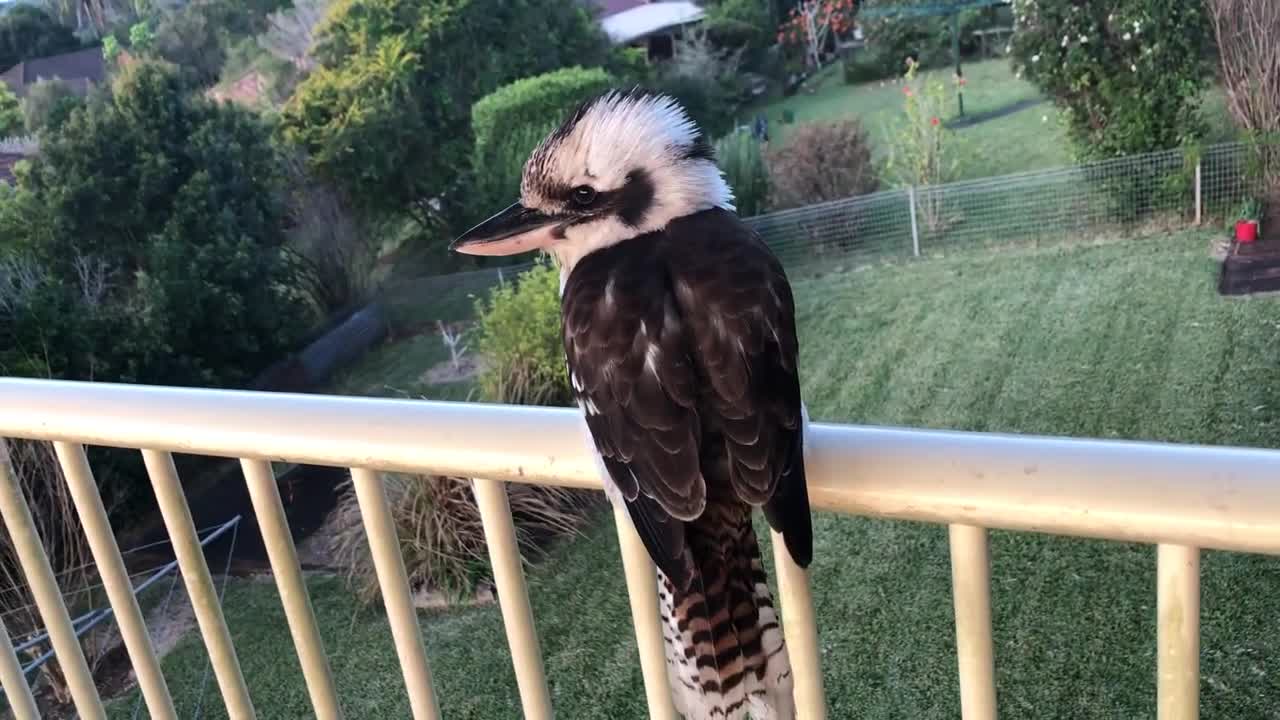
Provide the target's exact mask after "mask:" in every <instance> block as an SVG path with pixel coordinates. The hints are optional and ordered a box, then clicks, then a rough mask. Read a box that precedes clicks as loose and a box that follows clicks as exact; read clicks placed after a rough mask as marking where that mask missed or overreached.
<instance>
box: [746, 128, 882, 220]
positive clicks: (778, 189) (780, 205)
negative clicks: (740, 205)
mask: <svg viewBox="0 0 1280 720" xmlns="http://www.w3.org/2000/svg"><path fill="white" fill-rule="evenodd" d="M767 163H768V164H767V168H768V175H769V207H770V208H771V209H773V210H784V209H786V208H793V207H800V206H802V205H812V204H814V203H820V202H826V201H828V200H839V199H841V198H847V197H851V196H854V195H863V194H866V193H869V192H874V191H875V190H876V189H877V188H878V187H879V185H880V181H879V179H878V178H877V176H876V168H875V165H874V163H873V162H872V160H871V141H870V138H869V136H868V135H867V131H866V129H865V128H863V127H862V123H860V122H858V120H857V119H853V118H850V119H848V120H841V121H839V122H833V123H811V124H807V125H801V126H800V127H798V128H796V129H795V130H793V131H792V132H791V133H790V134H789V136H788V140H787V144H786V146H785V147H783V148H780V149H778V150H773V151H771V152H769V154H768V158H767Z"/></svg>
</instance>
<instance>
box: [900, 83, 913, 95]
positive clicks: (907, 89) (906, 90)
mask: <svg viewBox="0 0 1280 720" xmlns="http://www.w3.org/2000/svg"><path fill="white" fill-rule="evenodd" d="M902 94H903V95H906V96H907V97H911V86H909V85H908V86H905V87H903V88H902Z"/></svg>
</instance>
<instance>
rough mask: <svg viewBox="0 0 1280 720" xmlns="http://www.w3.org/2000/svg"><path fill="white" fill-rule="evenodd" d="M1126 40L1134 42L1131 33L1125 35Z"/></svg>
mask: <svg viewBox="0 0 1280 720" xmlns="http://www.w3.org/2000/svg"><path fill="white" fill-rule="evenodd" d="M1124 39H1125V40H1132V39H1133V35H1132V34H1130V33H1125V34H1124Z"/></svg>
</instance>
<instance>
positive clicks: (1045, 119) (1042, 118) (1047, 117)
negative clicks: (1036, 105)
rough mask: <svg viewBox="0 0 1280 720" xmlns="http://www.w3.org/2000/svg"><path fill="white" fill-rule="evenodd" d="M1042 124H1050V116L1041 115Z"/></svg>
mask: <svg viewBox="0 0 1280 720" xmlns="http://www.w3.org/2000/svg"><path fill="white" fill-rule="evenodd" d="M1040 122H1042V123H1047V122H1049V116H1048V115H1041V116H1040Z"/></svg>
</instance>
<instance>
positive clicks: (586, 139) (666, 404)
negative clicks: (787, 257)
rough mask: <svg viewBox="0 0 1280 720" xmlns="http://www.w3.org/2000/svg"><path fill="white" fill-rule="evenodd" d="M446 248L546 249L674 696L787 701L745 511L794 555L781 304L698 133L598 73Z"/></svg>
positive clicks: (703, 704)
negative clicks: (650, 598)
mask: <svg viewBox="0 0 1280 720" xmlns="http://www.w3.org/2000/svg"><path fill="white" fill-rule="evenodd" d="M452 248H453V249H454V250H456V251H458V252H462V253H469V254H473V255H510V254H514V253H520V252H525V251H531V250H537V249H541V250H545V251H546V252H548V253H550V254H551V255H552V256H553V257H554V258H555V260H556V263H557V265H558V267H559V270H560V278H561V280H560V283H561V313H562V318H563V324H564V348H565V353H566V355H567V358H568V369H569V377H570V383H571V385H572V387H573V392H574V394H575V395H576V397H577V400H578V405H579V406H580V407H581V409H582V412H583V415H584V417H585V419H586V426H587V429H588V430H589V433H590V437H591V440H592V444H593V446H594V450H595V451H596V453H597V454H598V457H599V459H600V461H601V465H602V472H603V475H604V485H605V490H606V492H607V493H608V494H609V497H610V499H611V501H612V502H614V503H615V504H617V505H619V506H620V507H625V509H626V510H627V514H628V515H629V516H630V518H631V521H632V523H633V524H634V525H635V528H636V530H637V531H638V532H639V535H640V538H641V539H642V540H643V541H644V545H645V547H646V548H647V549H648V551H649V554H650V556H651V557H652V558H653V561H654V564H655V565H656V566H657V568H658V587H659V590H658V593H659V605H660V607H661V610H662V616H663V623H664V635H665V636H666V655H667V670H668V675H669V677H670V680H671V686H672V688H673V692H674V694H675V697H674V701H675V704H676V708H677V709H678V710H679V711H680V712H681V713H682V714H683V715H684V716H685V717H686V718H688V719H689V720H702V719H704V718H706V719H711V718H715V719H716V720H735V719H738V718H744V717H746V716H747V714H748V713H750V715H751V717H753V718H755V720H790V719H791V718H793V717H794V714H795V713H794V706H793V703H792V699H791V690H792V678H791V668H790V664H789V661H788V659H787V651H786V648H785V645H784V643H783V636H782V631H781V628H780V627H779V624H778V613H777V611H776V610H775V608H774V605H773V601H772V599H771V597H770V593H769V586H768V584H767V581H766V577H765V573H764V567H763V565H762V563H761V559H760V548H759V545H758V544H757V542H756V536H755V532H754V531H753V529H752V524H751V516H752V510H753V508H755V507H760V508H763V511H764V515H765V518H766V520H767V521H768V523H769V525H770V526H771V527H773V529H774V530H775V531H778V532H780V533H781V534H782V536H783V538H784V539H785V544H786V548H787V550H788V551H789V552H790V555H791V557H792V558H793V559H794V560H795V561H796V563H798V564H799V565H800V566H802V567H807V566H808V565H809V561H810V559H811V557H812V554H813V531H812V526H811V524H810V515H809V499H808V493H807V491H806V489H805V475H804V459H803V447H804V431H805V425H806V424H807V416H806V414H805V411H804V407H803V406H802V404H801V400H800V382H799V378H798V376H797V367H796V361H797V352H798V348H797V341H796V328H795V317H794V315H795V310H794V304H793V300H792V294H791V287H790V285H789V284H788V282H787V278H786V275H785V274H784V273H783V270H782V266H781V264H779V262H778V260H777V258H776V257H774V255H773V254H772V253H771V252H770V250H769V249H768V247H766V246H765V244H764V242H762V241H761V239H760V238H759V237H758V236H757V235H756V234H755V233H754V232H752V230H750V229H749V228H748V227H747V226H746V225H744V224H743V223H742V222H741V220H739V219H738V217H737V215H736V214H735V213H734V207H733V194H732V192H731V191H730V189H729V186H728V185H727V183H726V182H725V180H724V177H723V175H722V174H721V172H720V170H719V168H718V167H717V166H716V163H715V160H714V158H713V157H712V149H711V146H710V144H709V143H708V142H707V139H706V138H705V137H704V136H703V134H702V133H701V131H700V130H699V129H698V127H697V126H696V125H695V124H694V122H693V121H692V120H690V118H689V117H688V115H686V113H685V111H684V109H683V108H681V107H680V105H679V104H678V103H677V102H676V101H674V100H673V99H671V98H670V97H666V96H663V95H656V94H652V93H648V92H644V91H640V90H632V91H628V92H616V91H611V92H608V93H605V94H603V95H601V96H599V97H597V98H595V99H593V100H590V101H588V102H586V103H584V104H583V105H581V106H580V107H579V108H578V109H577V110H576V111H575V112H574V113H573V114H572V115H571V116H570V117H569V118H568V119H567V120H565V121H564V123H563V124H562V125H561V126H560V127H559V128H558V129H556V130H554V131H553V132H552V133H551V134H550V135H549V136H547V138H546V139H545V140H543V141H542V143H541V144H540V145H539V146H538V147H537V149H535V150H534V151H533V154H532V155H531V156H530V157H529V160H528V162H527V163H526V164H525V166H524V173H523V177H522V179H521V184H520V200H519V202H517V203H515V204H514V205H511V206H510V207H508V208H507V209H505V210H503V211H502V212H500V213H498V214H497V215H494V216H493V217H491V218H489V219H488V220H486V221H484V222H482V223H480V224H479V225H477V226H476V227H474V228H472V229H471V230H469V231H467V232H466V233H465V234H464V235H463V236H462V237H460V238H458V239H457V240H456V241H455V242H454V244H453V245H452Z"/></svg>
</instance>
